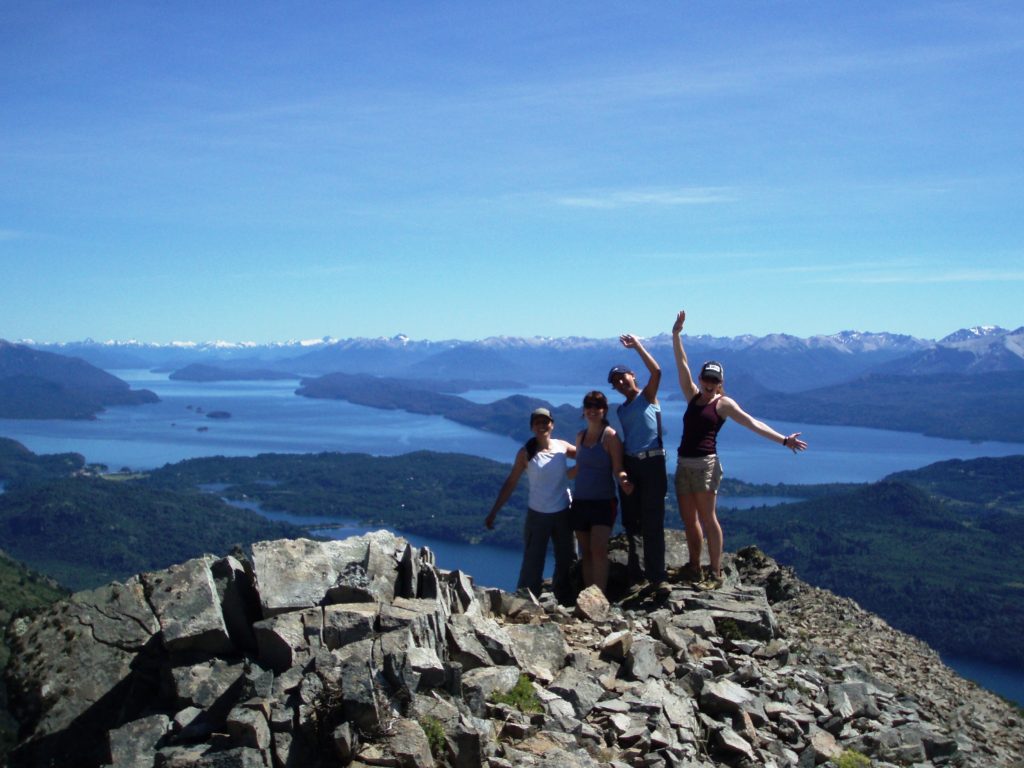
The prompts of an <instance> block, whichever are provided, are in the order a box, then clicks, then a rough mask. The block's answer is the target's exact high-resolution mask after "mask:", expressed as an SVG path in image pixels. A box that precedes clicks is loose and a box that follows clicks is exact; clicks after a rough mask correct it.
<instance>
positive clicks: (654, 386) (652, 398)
mask: <svg viewBox="0 0 1024 768" xmlns="http://www.w3.org/2000/svg"><path fill="white" fill-rule="evenodd" d="M619 341H621V342H622V346H624V347H625V348H626V349H635V350H636V353H637V354H638V355H640V359H641V360H643V361H644V365H645V366H647V371H648V372H649V373H650V378H648V379H647V385H646V386H645V387H644V388H643V393H644V397H646V398H647V402H649V403H656V402H658V387H659V386H660V385H661V366H660V365H658V361H657V360H655V359H654V358H653V357H651V353H650V352H648V351H647V350H646V349H644V345H643V344H642V343H641V341H640V339H638V338H637V337H636V336H634V335H633V334H631V333H625V334H623V335H622V336H619Z"/></svg>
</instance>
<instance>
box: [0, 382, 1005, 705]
mask: <svg viewBox="0 0 1024 768" xmlns="http://www.w3.org/2000/svg"><path fill="white" fill-rule="evenodd" d="M114 373H115V374H116V375H118V376H120V377H121V378H123V379H125V380H126V381H128V382H129V383H131V384H132V386H134V387H141V388H147V389H151V390H153V391H154V392H156V393H157V394H158V395H159V396H160V398H161V402H159V403H156V404H152V405H145V406H135V407H117V408H110V409H108V410H107V411H105V412H104V413H101V414H100V415H99V417H98V418H97V419H95V420H93V421H31V420H29V421H24V420H12V419H0V436H2V437H9V438H13V439H15V440H18V441H20V442H21V443H23V444H25V445H26V446H27V447H28V448H30V449H31V450H33V451H35V452H36V453H60V452H65V451H75V452H78V453H81V454H83V455H84V456H85V457H86V459H87V460H88V461H89V462H95V463H102V464H106V465H108V466H109V467H111V468H112V469H120V468H122V467H128V468H131V469H148V468H152V467H157V466H162V465H163V464H166V463H169V462H176V461H181V460H184V459H188V458H194V457H200V456H214V455H223V456H252V455H256V454H258V453H270V452H279V453H311V452H320V451H346V452H353V451H354V452H362V453H370V454H374V455H396V454H401V453H407V452H409V451H416V450H432V451H449V452H456V453H468V454H473V455H477V456H483V457H486V458H490V459H494V460H497V461H502V462H508V463H510V462H511V461H512V458H513V457H514V455H515V452H516V450H517V449H518V446H519V444H520V441H518V440H513V439H511V438H507V437H501V436H496V435H491V434H487V433H484V432H480V431H477V430H474V429H470V428H468V427H464V426H461V425H459V424H455V423H453V422H450V421H448V420H446V419H443V418H441V417H437V416H423V415H417V414H410V413H407V412H404V411H382V410H377V409H373V408H366V407H363V406H358V405H352V404H350V403H346V402H343V401H333V400H311V399H307V398H303V397H297V396H296V395H295V394H294V390H295V388H296V387H297V385H298V382H297V381H276V382H265V381H261V382H215V383H194V382H183V381H171V380H170V379H168V377H167V376H166V375H163V374H155V373H152V372H150V371H141V370H140V371H134V370H133V371H114ZM589 389H601V390H607V387H606V386H605V385H602V384H600V383H598V384H597V385H596V386H590V385H587V384H583V385H580V386H578V387H566V386H552V387H535V388H531V389H530V390H528V391H526V392H525V394H529V395H531V396H534V397H539V398H543V399H545V400H548V401H549V402H552V403H554V404H561V403H579V402H580V401H581V400H582V396H583V393H584V392H586V391H587V390H589ZM517 393H519V392H518V391H516V392H513V391H500V390H482V391H476V392H470V393H467V394H465V395H464V397H466V398H468V399H471V400H474V401H476V402H488V401H491V400H497V399H500V398H502V397H506V396H508V395H510V394H517ZM609 394H611V393H609ZM611 399H612V401H613V403H614V402H615V401H616V400H617V399H618V398H617V397H613V398H611ZM662 405H663V410H664V414H663V422H664V424H665V427H666V443H667V444H669V445H671V444H674V443H675V442H677V441H678V440H679V436H680V426H681V423H682V413H683V410H684V404H683V402H682V401H679V400H666V401H664V402H663V404H662ZM218 410H219V411H228V412H229V413H230V414H231V418H230V419H224V420H215V419H209V418H207V417H206V415H205V414H206V413H208V412H210V411H218ZM527 423H528V415H527V414H525V413H524V414H523V426H524V429H523V436H522V439H524V440H525V439H526V438H527V437H528V436H529V434H528V431H527V429H526V426H527ZM772 426H773V427H775V428H776V429H778V430H779V431H781V432H786V433H789V432H803V434H804V438H805V439H806V440H807V442H808V443H809V444H810V450H808V451H807V452H806V453H803V454H800V455H798V456H797V455H793V454H792V453H790V452H789V451H787V450H785V449H783V448H781V447H780V446H778V445H775V444H773V443H769V442H768V441H766V440H763V439H761V438H758V437H756V436H755V435H753V434H752V433H750V432H748V431H747V430H745V429H742V428H740V427H737V426H736V425H734V424H728V425H726V427H725V428H724V429H723V430H722V433H721V435H720V444H721V448H722V454H723V457H724V459H723V463H724V465H725V472H726V475H727V476H729V477H734V478H737V479H740V480H746V481H749V482H755V483H778V482H786V483H822V482H870V481H874V480H879V479H881V478H882V477H884V476H886V475H888V474H890V473H892V472H896V471H899V470H903V469H915V468H918V467H922V466H925V465H926V464H931V463H933V462H936V461H942V460H945V459H954V458H959V459H969V458H977V457H981V456H1008V455H1014V454H1020V453H1024V444H1013V443H999V442H982V443H970V442H966V441H961V440H946V439H941V438H931V437H923V436H921V435H914V434H910V433H905V432H886V431H881V430H874V429H862V428H853V427H828V426H821V425H813V424H795V423H789V422H772ZM669 462H670V465H672V464H674V455H673V452H672V451H670V452H669ZM670 469H672V470H673V471H674V466H670ZM495 493H497V489H495ZM762 502H767V500H760V499H757V500H736V501H734V502H729V500H725V499H723V504H729V503H732V504H735V505H736V506H746V505H750V504H755V505H756V504H759V503H762ZM322 523H323V520H322V519H318V520H316V521H311V522H310V523H309V524H310V525H312V526H315V525H317V524H322ZM360 532H362V529H344V528H332V529H327V530H325V531H323V533H325V534H327V535H332V536H342V535H351V534H352V533H360ZM409 538H410V539H411V540H412V541H413V542H414V543H415V544H417V545H418V546H429V547H431V549H433V550H434V551H435V552H437V554H438V561H439V563H440V564H441V565H442V567H446V568H456V567H457V568H461V569H463V570H465V571H467V572H468V573H470V574H473V575H474V577H475V578H476V579H477V581H478V582H480V583H483V584H488V585H493V586H498V587H503V588H512V587H514V585H515V579H516V575H517V574H518V569H519V553H517V552H515V551H513V550H508V549H502V548H497V547H488V546H483V545H476V546H472V545H464V544H455V543H452V542H446V541H440V540H434V539H425V538H423V537H418V536H410V537H409ZM949 661H950V662H951V664H952V666H954V668H956V669H957V670H959V671H960V672H961V674H964V675H965V676H967V677H971V678H973V679H976V680H978V681H979V682H981V683H982V684H983V685H986V686H987V687H989V688H991V689H992V690H995V691H997V692H999V693H1001V694H1002V695H1004V696H1007V697H1008V698H1012V699H1014V700H1016V701H1018V702H1019V703H1024V672H1021V671H1019V670H1011V669H1005V668H1001V667H994V666H992V665H984V664H979V663H977V662H973V661H969V660H959V659H950V660H949Z"/></svg>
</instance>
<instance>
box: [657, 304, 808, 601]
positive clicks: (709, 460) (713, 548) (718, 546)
mask: <svg viewBox="0 0 1024 768" xmlns="http://www.w3.org/2000/svg"><path fill="white" fill-rule="evenodd" d="M685 321H686V312H683V311H680V312H679V314H678V315H676V322H675V324H674V325H673V326H672V348H673V350H674V351H675V357H676V368H677V370H678V372H679V388H680V389H681V390H682V392H683V396H684V397H685V398H686V402H687V407H686V413H685V414H684V415H683V439H682V442H681V443H680V445H679V461H678V464H677V466H676V496H677V498H678V500H679V516H680V517H681V518H682V519H683V525H684V526H685V527H686V546H687V549H688V550H689V552H690V562H688V563H687V564H686V566H685V567H684V568H683V577H684V578H687V579H690V580H691V581H699V580H700V579H701V578H702V572H701V568H700V556H701V550H702V549H703V545H704V536H705V534H706V535H707V537H708V559H709V561H710V566H711V574H710V580H709V583H710V584H711V585H712V586H718V585H720V584H721V583H722V551H723V549H724V536H723V534H722V526H721V524H720V523H719V522H718V515H717V513H716V510H715V507H716V504H717V502H718V486H719V483H720V482H721V480H722V464H721V462H719V460H718V431H719V430H720V429H721V428H722V425H723V424H724V423H725V420H726V419H727V418H731V419H732V420H733V421H735V422H736V423H737V424H739V425H740V426H742V427H746V428H747V429H749V430H750V431H751V432H753V433H755V434H758V435H761V437H764V438H766V439H768V440H772V441H774V442H776V443H779V444H780V445H783V446H785V447H787V448H789V449H790V450H792V451H793V453H796V452H797V451H802V450H805V449H806V448H807V443H805V442H804V441H803V440H801V439H800V433H799V432H794V433H793V434H792V435H782V434H780V433H778V432H776V431H775V430H774V429H772V428H771V427H769V426H768V425H767V424H765V423H764V422H763V421H758V420H757V419H755V418H754V417H752V416H751V415H749V414H748V413H747V412H746V411H744V410H743V409H742V408H740V406H739V403H737V402H736V401H735V400H733V399H732V398H731V397H726V395H725V390H724V387H723V384H724V381H725V371H724V370H723V368H722V365H721V363H717V362H715V361H714V360H709V361H708V362H706V363H704V365H703V366H702V367H701V371H700V386H697V384H696V383H695V382H694V380H693V377H692V376H691V375H690V365H689V362H688V361H687V359H686V350H684V349H683V340H682V338H681V334H682V332H683V323H684V322H685Z"/></svg>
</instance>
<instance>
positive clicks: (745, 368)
mask: <svg viewBox="0 0 1024 768" xmlns="http://www.w3.org/2000/svg"><path fill="white" fill-rule="evenodd" d="M684 338H685V341H686V347H687V352H688V355H689V357H690V359H691V360H692V361H703V360H707V359H716V360H719V361H721V362H723V363H724V365H725V366H726V369H727V371H728V372H729V380H730V383H731V385H732V386H733V387H735V386H737V385H740V384H741V383H742V385H743V388H744V389H756V388H758V387H761V388H767V389H779V390H786V391H801V390H806V389H812V388H815V387H819V386H825V385H829V384H836V383H840V382H843V381H850V380H853V379H856V378H858V377H860V376H865V375H870V374H871V373H873V372H882V373H885V374H901V375H918V374H934V373H982V372H990V371H1002V370H1024V327H1022V328H1018V329H1016V330H1013V331H1009V330H1006V329H1003V328H999V327H995V326H977V327H974V328H965V329H961V330H958V331H956V332H954V333H951V334H949V335H948V336H946V337H944V338H943V339H941V340H939V341H932V340H927V339H918V338H915V337H912V336H908V335H905V334H894V333H875V332H862V331H842V332H840V333H836V334H831V335H818V336H811V337H808V338H800V337H797V336H791V335H788V334H768V335H766V336H753V335H744V336H737V337H717V336H706V335H701V336H685V337H684ZM21 343H22V344H25V345H26V346H30V347H33V348H36V349H40V350H45V351H50V352H57V353H60V354H63V355H71V356H75V357H81V358H83V359H85V360H87V361H88V362H90V363H92V364H94V365H97V366H99V367H100V368H104V369H107V370H119V369H127V368H150V369H157V370H163V371H173V370H177V369H179V368H183V367H185V366H186V365H191V364H195V363H203V364H206V365H218V366H223V367H225V368H260V369H270V370H277V371H287V372H289V373H293V374H295V375H296V376H316V375H322V374H325V373H332V372H337V371H341V372H346V373H365V374H370V375H380V376H401V377H408V378H421V379H422V378H427V379H459V380H467V379H468V380H477V381H505V382H517V383H524V384H529V383H531V382H544V383H578V382H594V383H595V384H599V383H601V382H603V381H604V378H605V375H606V372H607V370H608V368H609V367H610V366H611V365H614V364H617V363H620V362H625V363H627V364H631V365H633V364H637V362H638V361H636V360H635V354H634V353H633V352H630V351H629V350H626V349H623V348H622V346H621V345H620V344H619V342H618V339H615V338H604V339H594V338H585V337H575V336H574V337H536V336H535V337H515V336H496V337H491V338H487V339H482V340H478V341H461V340H458V339H447V340H440V341H428V340H415V339H412V338H410V337H409V336H407V335H405V334H399V335H396V336H391V337H380V338H347V339H338V338H334V337H331V336H325V337H322V338H319V339H303V340H290V341H282V342H271V343H256V342H228V341H207V342H192V341H178V342H172V343H170V344H153V343H146V342H141V341H137V340H129V341H106V342H97V341H93V340H91V339H85V340H83V341H78V342H65V343H59V344H46V343H40V342H35V341H23V342H21ZM645 344H646V346H647V347H648V349H650V350H651V352H652V354H654V355H655V357H656V358H657V359H658V360H659V361H660V362H661V364H662V365H663V366H665V367H666V368H668V367H671V366H672V349H671V336H670V335H669V334H667V333H666V334H659V335H657V336H653V337H650V338H648V339H646V340H645Z"/></svg>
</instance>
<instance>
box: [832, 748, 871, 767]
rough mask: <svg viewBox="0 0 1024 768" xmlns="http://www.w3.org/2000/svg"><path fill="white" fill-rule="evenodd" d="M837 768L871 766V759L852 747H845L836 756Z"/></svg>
mask: <svg viewBox="0 0 1024 768" xmlns="http://www.w3.org/2000/svg"><path fill="white" fill-rule="evenodd" d="M836 765H837V766H838V768H871V759H870V758H869V757H868V756H867V755H862V754H861V753H860V752H857V751H856V750H853V749H847V750H845V751H844V752H843V754H841V755H840V756H839V757H838V758H836Z"/></svg>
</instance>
